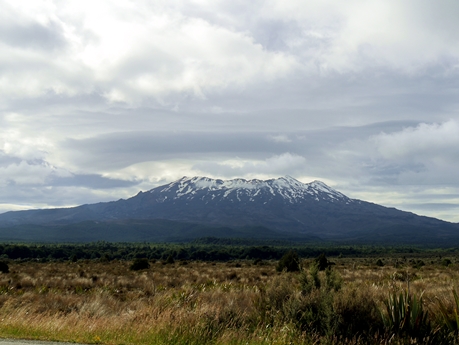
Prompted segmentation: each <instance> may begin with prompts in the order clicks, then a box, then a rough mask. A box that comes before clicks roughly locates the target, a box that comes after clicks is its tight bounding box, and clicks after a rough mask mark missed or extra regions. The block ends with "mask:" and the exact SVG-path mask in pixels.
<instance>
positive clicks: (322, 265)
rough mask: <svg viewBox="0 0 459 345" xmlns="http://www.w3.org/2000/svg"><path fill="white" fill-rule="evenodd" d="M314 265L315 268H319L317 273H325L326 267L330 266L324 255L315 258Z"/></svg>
mask: <svg viewBox="0 0 459 345" xmlns="http://www.w3.org/2000/svg"><path fill="white" fill-rule="evenodd" d="M316 263H317V267H318V268H319V271H325V270H326V269H327V267H328V266H330V263H329V262H328V259H327V258H326V256H325V254H324V253H322V254H320V255H319V256H318V257H317V259H316Z"/></svg>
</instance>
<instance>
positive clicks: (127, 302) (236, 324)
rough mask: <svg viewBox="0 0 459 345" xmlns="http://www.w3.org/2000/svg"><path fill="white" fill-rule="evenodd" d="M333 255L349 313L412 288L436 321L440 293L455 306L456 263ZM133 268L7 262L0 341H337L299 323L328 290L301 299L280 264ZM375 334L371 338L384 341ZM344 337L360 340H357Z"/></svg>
mask: <svg viewBox="0 0 459 345" xmlns="http://www.w3.org/2000/svg"><path fill="white" fill-rule="evenodd" d="M334 261H335V262H336V263H337V265H336V266H335V267H334V270H336V271H337V272H339V274H340V275H341V277H342V279H343V288H342V290H341V291H339V293H337V294H336V296H337V298H336V299H335V301H334V302H333V303H334V304H333V306H334V308H336V310H338V311H340V310H342V312H343V315H345V313H346V312H348V311H349V310H351V311H352V310H354V309H355V308H358V307H359V306H360V305H362V306H364V305H365V304H366V303H368V301H374V302H375V303H376V304H378V305H379V306H381V305H382V301H383V300H385V299H386V298H387V297H388V295H389V293H391V292H392V293H393V292H400V291H403V290H405V289H407V288H408V286H409V289H410V291H412V292H413V293H416V294H419V295H420V294H423V296H424V301H425V305H426V308H427V309H428V310H429V312H430V313H431V315H432V319H435V318H439V316H438V315H439V311H438V299H440V300H442V301H443V303H444V304H445V305H446V306H447V307H448V308H450V309H451V310H452V308H453V304H452V294H451V289H452V288H458V285H459V272H458V271H457V269H456V267H443V266H433V265H430V266H424V267H422V268H421V269H413V268H394V267H393V266H390V265H386V266H384V267H377V266H374V265H371V264H370V263H368V262H367V263H366V262H365V261H362V260H361V259H355V260H351V259H343V260H340V259H334ZM129 264H130V263H129V262H121V261H113V262H109V263H101V262H95V261H83V262H76V263H37V262H24V263H14V262H12V263H10V273H8V274H0V320H1V323H0V337H8V338H28V339H40V340H56V341H69V342H82V343H103V344H117V345H121V344H179V343H180V344H320V343H327V342H330V341H332V340H331V339H333V336H332V335H331V336H330V335H328V336H327V337H323V336H321V335H320V334H317V332H312V331H310V330H309V329H308V328H307V327H306V328H305V326H304V325H303V326H302V327H298V326H297V324H295V317H296V316H295V315H293V314H294V313H295V311H297V310H301V305H298V304H301V303H302V305H303V306H304V305H306V304H307V303H310V304H311V305H312V303H318V301H319V300H320V298H322V295H319V294H316V295H314V294H311V296H309V297H307V298H306V297H304V296H302V294H301V291H300V283H299V279H298V275H297V274H290V273H278V272H276V270H275V264H276V263H275V262H266V263H265V264H264V265H253V264H252V263H251V262H249V261H247V262H241V263H239V264H237V265H236V264H235V263H206V262H191V263H188V264H186V265H183V264H181V263H175V264H173V265H163V264H162V263H159V262H158V263H152V264H151V267H150V269H148V270H145V271H139V272H134V271H130V270H129ZM307 264H308V263H307V262H305V265H307ZM406 276H408V277H410V281H409V282H408V281H407V280H404V277H406ZM319 302H320V301H319ZM276 303H277V304H279V305H278V306H277V307H276V306H274V304H276ZM307 305H309V304H307ZM353 308H354V309H353ZM289 313H290V314H292V315H290V314H289ZM375 337H376V338H375V341H374V343H381V344H382V343H383V342H382V341H381V340H380V338H377V336H375ZM337 341H338V340H337ZM340 342H343V343H344V342H348V343H360V342H359V340H358V338H355V339H347V340H346V341H344V340H341V341H340ZM361 343H364V342H363V341H362V342H361Z"/></svg>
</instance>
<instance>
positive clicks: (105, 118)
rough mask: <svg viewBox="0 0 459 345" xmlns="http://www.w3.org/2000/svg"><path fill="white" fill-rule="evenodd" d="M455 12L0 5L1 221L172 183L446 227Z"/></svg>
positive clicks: (455, 197)
mask: <svg viewBox="0 0 459 345" xmlns="http://www.w3.org/2000/svg"><path fill="white" fill-rule="evenodd" d="M458 18H459V2H458V1H457V0H443V1H434V0H431V1H426V0H406V1H399V0H380V1H378V0H368V1H363V0H358V1H356V0H348V1H337V0H334V1H327V0H310V1H298V0H294V1H291V0H282V1H256V0H255V1H245V0H244V1H242V0H232V1H219V0H208V1H207V0H195V1H162V0H158V1H141V0H137V1H127V0H116V1H103V0H97V1H84V0H78V1H67V0H48V1H45V0H43V1H40V0H31V1H21V0H19V1H18V0H11V1H10V0H1V1H0V190H1V193H0V212H4V211H8V210H18V209H29V208H44V207H60V206H73V205H79V204H83V203H93V202H98V201H109V200H117V199H119V198H127V197H130V196H132V195H135V194H136V193H137V192H138V191H139V190H143V191H145V190H148V189H151V188H154V187H156V186H158V185H161V184H165V183H168V182H170V181H173V180H175V179H178V178H180V177H182V176H194V175H204V176H209V177H217V178H223V179H228V178H234V177H242V178H262V179H266V178H273V177H279V176H283V175H290V176H293V177H295V178H297V179H299V180H300V181H303V182H311V181H312V180H315V179H319V180H322V181H324V182H325V183H327V184H329V185H330V186H332V187H333V188H335V189H338V190H339V191H341V192H343V193H344V194H346V195H347V196H349V197H351V198H358V199H363V200H367V201H372V202H375V203H378V204H382V205H385V206H391V207H397V208H399V209H402V210H406V211H412V212H415V213H418V214H422V215H429V216H434V217H438V218H441V219H444V220H449V221H454V222H459V20H458Z"/></svg>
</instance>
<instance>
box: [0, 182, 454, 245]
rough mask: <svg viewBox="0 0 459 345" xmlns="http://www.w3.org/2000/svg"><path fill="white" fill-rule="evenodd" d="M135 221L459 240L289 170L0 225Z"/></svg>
mask: <svg viewBox="0 0 459 345" xmlns="http://www.w3.org/2000/svg"><path fill="white" fill-rule="evenodd" d="M129 219H130V220H136V219H137V220H155V219H156V220H158V219H163V220H169V221H177V222H188V223H194V224H201V225H202V226H210V227H224V228H225V227H226V228H232V229H236V228H242V227H257V226H259V227H262V228H266V229H271V230H273V231H275V232H278V233H279V234H284V236H289V237H292V236H293V237H295V236H299V237H302V236H306V237H311V238H320V239H323V240H332V241H335V240H338V241H343V240H349V239H365V238H367V239H370V240H371V239H375V238H376V239H377V238H381V239H388V238H390V237H394V236H395V237H397V236H399V237H400V236H402V235H403V236H402V237H404V238H408V237H410V236H411V237H414V238H416V236H420V237H422V238H423V239H424V240H425V239H429V238H430V239H441V240H443V239H448V238H449V239H455V240H458V239H459V224H453V223H449V222H445V221H442V220H439V219H436V218H430V217H424V216H418V215H416V214H414V213H411V212H405V211H400V210H397V209H395V208H388V207H384V206H381V205H377V204H373V203H369V202H366V201H362V200H358V199H351V198H349V197H347V196H346V195H344V194H343V193H341V192H339V191H337V190H335V189H333V188H331V187H329V186H328V185H326V184H325V183H323V182H321V181H317V180H316V181H313V182H310V183H302V182H300V181H298V180H296V179H294V178H293V177H290V176H284V177H280V178H276V179H269V180H258V179H253V180H245V179H233V180H220V179H211V178H208V177H202V176H195V177H183V178H181V179H178V180H176V181H173V182H170V183H168V184H165V185H162V186H158V187H156V188H153V189H150V190H148V191H146V192H139V193H138V194H137V195H135V196H133V197H131V198H128V199H120V200H117V201H111V202H105V203H97V204H86V205H81V206H77V207H71V208H58V209H48V210H46V209H45V210H30V211H13V212H7V213H4V214H0V227H2V228H7V227H9V228H11V227H15V226H16V227H17V226H23V225H25V224H29V225H30V224H35V225H40V226H65V225H71V224H77V223H81V222H88V221H94V222H112V224H115V223H117V224H118V223H120V222H121V223H122V222H123V221H126V220H129ZM113 222H114V223H113ZM126 227H127V225H126ZM72 229H75V227H72ZM407 229H408V230H407ZM5 231H6V230H5ZM72 231H74V230H72ZM235 233H240V232H238V231H236V232H235Z"/></svg>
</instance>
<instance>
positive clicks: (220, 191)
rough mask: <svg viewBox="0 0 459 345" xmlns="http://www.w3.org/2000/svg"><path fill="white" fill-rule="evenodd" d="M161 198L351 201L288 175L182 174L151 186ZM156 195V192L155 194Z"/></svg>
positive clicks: (323, 186) (316, 183)
mask: <svg viewBox="0 0 459 345" xmlns="http://www.w3.org/2000/svg"><path fill="white" fill-rule="evenodd" d="M150 193H158V194H161V196H160V197H159V198H158V199H157V200H158V201H159V200H163V202H165V201H166V200H168V201H170V200H189V201H191V200H197V199H199V200H202V201H205V202H210V201H212V202H217V201H231V202H255V201H257V200H258V201H261V200H262V201H263V202H264V203H267V202H270V201H272V200H274V199H277V200H281V199H283V201H284V202H287V203H290V204H294V203H302V202H304V201H305V200H306V199H308V200H310V199H313V200H315V201H321V200H324V201H330V202H337V201H343V202H346V203H348V202H350V201H352V200H351V199H349V198H348V197H346V196H345V195H344V194H342V193H340V192H338V191H336V190H334V189H333V188H331V187H329V186H327V185H326V184H325V183H323V182H321V181H313V182H311V183H302V182H300V181H298V180H297V179H295V178H293V177H291V176H288V175H287V176H283V177H279V178H275V179H269V180H259V179H252V180H246V179H242V178H236V179H231V180H221V179H212V178H209V177H205V176H194V177H187V176H184V177H182V178H181V179H179V180H177V181H174V182H171V183H169V184H168V185H166V186H162V187H158V188H155V189H152V190H151V191H150ZM158 196H159V195H158Z"/></svg>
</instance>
